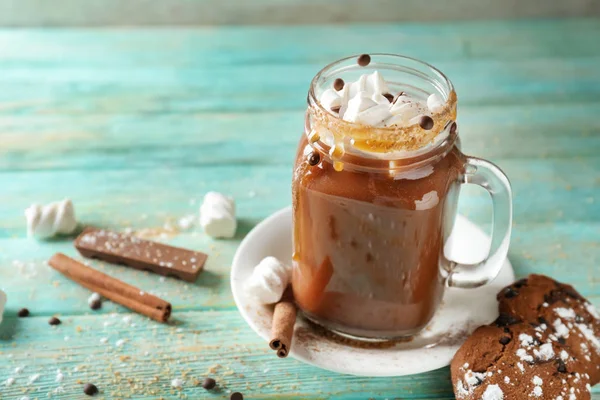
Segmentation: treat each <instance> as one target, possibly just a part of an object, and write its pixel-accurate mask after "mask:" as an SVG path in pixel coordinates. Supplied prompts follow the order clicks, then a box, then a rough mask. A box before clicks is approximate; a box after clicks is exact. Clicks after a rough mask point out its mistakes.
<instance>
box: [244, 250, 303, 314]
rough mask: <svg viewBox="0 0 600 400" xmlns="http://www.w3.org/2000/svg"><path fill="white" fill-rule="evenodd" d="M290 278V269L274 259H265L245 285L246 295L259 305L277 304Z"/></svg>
mask: <svg viewBox="0 0 600 400" xmlns="http://www.w3.org/2000/svg"><path fill="white" fill-rule="evenodd" d="M291 278H292V268H291V267H290V266H289V265H285V264H284V263H282V262H281V261H279V260H278V259H277V258H275V257H266V258H264V259H263V260H262V261H261V262H260V263H258V265H257V266H256V267H255V268H254V271H253V272H252V275H250V277H249V278H248V280H247V281H246V284H245V290H246V294H247V295H248V296H249V297H252V298H254V299H256V300H258V301H259V302H260V303H261V304H273V303H277V302H278V301H279V300H280V299H281V296H283V292H284V291H285V289H286V288H287V286H288V285H289V283H290V280H291Z"/></svg>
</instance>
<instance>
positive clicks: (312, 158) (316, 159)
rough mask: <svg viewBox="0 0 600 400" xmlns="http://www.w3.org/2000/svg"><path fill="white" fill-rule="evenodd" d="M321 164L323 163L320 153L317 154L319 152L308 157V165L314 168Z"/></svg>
mask: <svg viewBox="0 0 600 400" xmlns="http://www.w3.org/2000/svg"><path fill="white" fill-rule="evenodd" d="M319 162H321V156H320V155H319V153H317V152H312V153H310V155H309V156H308V164H309V165H311V166H313V167H314V166H315V165H317V164H318V163H319Z"/></svg>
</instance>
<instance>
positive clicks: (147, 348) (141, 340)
mask: <svg viewBox="0 0 600 400" xmlns="http://www.w3.org/2000/svg"><path fill="white" fill-rule="evenodd" d="M122 317H123V316H122V315H119V316H115V317H112V316H111V315H104V316H102V317H100V318H94V317H91V316H65V317H63V318H62V320H63V324H62V325H60V326H59V327H57V328H56V329H54V328H52V327H50V326H49V325H48V323H47V318H46V317H30V318H27V319H16V318H10V317H9V318H7V319H6V321H4V322H3V324H2V326H1V327H2V328H1V331H0V335H1V336H2V338H3V340H11V341H12V342H13V343H15V344H16V345H15V347H12V348H11V347H8V348H4V349H3V351H2V357H3V359H4V360H5V362H4V367H3V368H1V369H0V380H2V381H4V380H5V379H6V378H8V377H9V376H15V374H14V372H13V370H14V368H16V367H19V366H24V367H25V368H24V370H23V372H22V373H21V374H18V375H16V376H17V381H16V383H15V384H14V385H12V386H10V387H3V388H2V394H3V397H2V398H3V399H4V398H6V399H13V398H20V397H19V396H22V395H23V394H22V393H23V390H24V389H26V388H29V390H30V393H29V396H30V397H31V398H34V397H38V398H40V399H41V398H45V397H46V393H48V392H52V390H54V389H56V388H57V387H58V386H63V387H64V390H65V392H64V393H62V394H60V395H58V396H52V398H64V399H73V398H83V397H84V396H82V395H81V387H82V384H78V383H77V380H81V382H82V383H85V382H94V383H95V384H96V385H97V386H98V387H99V388H100V389H101V390H103V394H104V395H105V396H106V398H119V397H120V398H125V397H128V395H130V396H133V397H134V398H158V393H160V394H162V395H163V396H165V397H166V398H178V397H179V396H178V395H186V396H187V398H190V399H196V398H200V397H201V396H206V394H205V393H206V392H205V391H204V389H202V388H201V387H195V386H194V385H193V382H192V380H193V379H194V378H195V379H202V378H203V377H205V376H207V375H209V376H213V377H214V378H215V379H216V380H217V381H218V382H219V386H220V389H221V390H220V391H217V392H216V393H214V394H213V396H207V397H208V398H225V395H226V393H227V391H241V392H243V393H244V394H245V395H246V396H247V397H248V398H253V396H257V398H261V399H263V398H265V399H267V398H273V399H277V398H285V399H345V400H346V399H347V400H349V399H356V398H365V399H366V398H368V397H372V396H377V397H381V398H384V397H390V398H394V397H398V396H400V397H402V398H403V399H423V398H437V399H451V398H452V389H451V385H450V383H449V378H448V370H447V368H444V369H440V370H437V371H435V372H433V373H429V374H421V375H416V376H412V377H397V378H363V377H353V376H350V375H340V374H335V373H331V372H327V371H323V370H321V369H317V368H315V367H311V366H307V365H306V364H303V363H300V362H298V361H296V360H293V359H291V358H290V359H285V360H281V359H278V358H277V357H275V355H274V354H273V352H272V351H271V350H270V349H269V348H268V345H267V343H265V342H264V341H263V340H262V339H260V338H259V337H258V336H257V335H255V334H254V333H249V332H248V328H247V326H246V324H245V322H244V321H243V320H242V319H241V317H240V315H239V313H238V312H237V311H236V310H232V311H218V312H187V313H183V314H180V318H181V319H180V320H178V321H177V323H176V324H175V325H162V324H158V323H153V322H152V321H148V320H146V319H142V318H141V317H138V316H136V315H132V316H131V322H130V323H125V322H123V321H122ZM105 322H106V323H107V324H109V325H107V326H105V325H104V323H105ZM132 324H135V325H134V326H132ZM141 326H144V327H146V328H145V329H140V327H141ZM65 337H67V338H68V339H67V340H66V341H65ZM101 338H107V339H108V342H107V343H106V344H102V343H101V342H100V339H101ZM123 338H125V339H127V342H126V343H125V344H124V345H123V346H122V347H120V348H117V347H116V346H115V343H116V341H117V340H119V339H123ZM76 368H77V370H75V369H76ZM57 369H60V370H61V371H62V373H63V374H64V376H65V378H64V381H63V382H62V383H56V382H55V377H56V370H57ZM209 371H212V372H209ZM34 374H40V377H39V379H38V381H37V382H36V383H35V385H31V386H29V385H27V384H26V382H27V379H28V377H29V376H31V375H34ZM155 376H156V377H158V379H157V380H156V378H154V377H155ZM175 377H183V379H184V380H185V381H186V384H185V385H184V388H183V391H182V392H181V393H179V392H178V391H177V390H175V389H172V388H171V387H170V382H171V380H172V379H173V378H175ZM153 392H154V396H156V397H154V396H152V394H153ZM144 395H146V396H147V397H144ZM75 396H76V397H75ZM202 398H204V397H202ZM227 398H228V395H227Z"/></svg>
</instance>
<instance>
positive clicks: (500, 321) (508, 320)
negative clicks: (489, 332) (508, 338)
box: [494, 314, 520, 326]
mask: <svg viewBox="0 0 600 400" xmlns="http://www.w3.org/2000/svg"><path fill="white" fill-rule="evenodd" d="M518 322H520V321H519V320H518V319H516V318H515V317H513V316H512V315H509V314H500V316H499V317H498V318H496V321H495V322H494V323H495V324H496V326H508V325H514V324H516V323H518Z"/></svg>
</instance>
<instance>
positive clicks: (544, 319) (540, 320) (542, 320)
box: [538, 317, 548, 325]
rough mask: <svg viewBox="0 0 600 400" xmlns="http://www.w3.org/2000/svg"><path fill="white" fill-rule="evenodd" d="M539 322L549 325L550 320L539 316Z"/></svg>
mask: <svg viewBox="0 0 600 400" xmlns="http://www.w3.org/2000/svg"><path fill="white" fill-rule="evenodd" d="M538 322H539V323H540V324H546V325H548V321H546V318H544V317H538Z"/></svg>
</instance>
